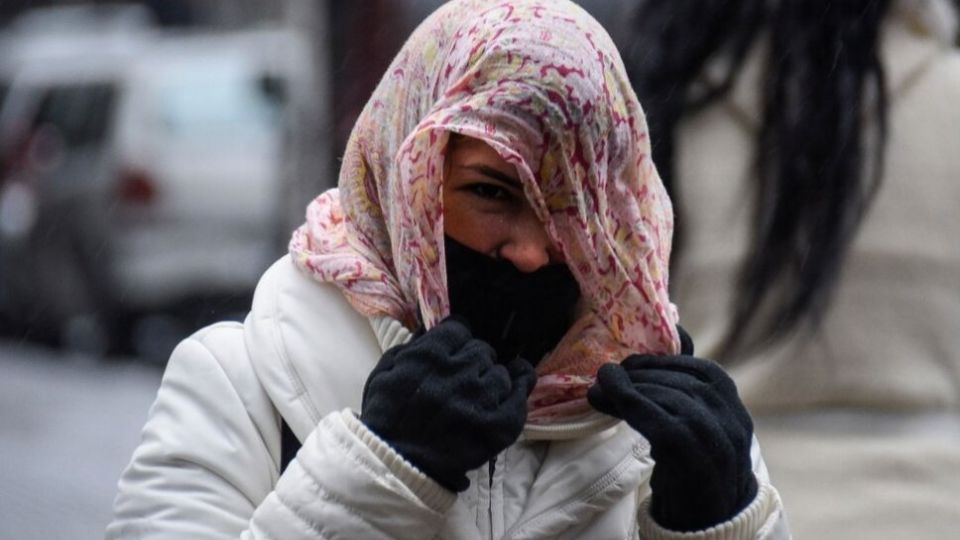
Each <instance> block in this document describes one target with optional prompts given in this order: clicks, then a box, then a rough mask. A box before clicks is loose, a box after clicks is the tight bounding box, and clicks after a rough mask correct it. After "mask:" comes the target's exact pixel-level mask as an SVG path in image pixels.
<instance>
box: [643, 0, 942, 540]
mask: <svg viewBox="0 0 960 540" xmlns="http://www.w3.org/2000/svg"><path fill="white" fill-rule="evenodd" d="M635 22H636V32H637V36H638V38H637V43H636V48H635V51H636V55H631V56H632V59H631V60H630V63H631V64H632V66H633V68H634V73H633V75H634V81H635V83H636V87H637V91H638V94H639V95H640V97H641V99H642V100H643V103H644V104H645V105H646V106H647V109H648V111H650V125H651V130H652V134H653V137H654V140H655V141H657V142H658V143H659V144H658V145H657V146H656V147H655V149H654V158H655V161H656V163H657V165H658V169H659V170H660V171H661V173H662V174H663V177H664V182H665V183H667V184H668V185H670V184H672V185H673V186H674V190H673V195H674V197H673V201H674V203H675V205H676V206H677V207H678V208H679V209H681V210H682V215H683V217H684V226H683V227H682V228H683V230H684V231H685V234H684V238H683V240H684V241H683V254H682V256H681V257H680V258H679V260H676V261H675V265H674V270H675V271H674V273H673V277H674V279H673V280H672V285H673V286H674V287H675V288H674V290H675V292H676V294H675V295H674V297H673V298H674V300H675V301H676V302H677V304H678V306H679V307H680V309H681V311H682V312H683V314H684V325H685V326H686V327H687V328H688V329H690V330H691V331H692V333H693V334H694V335H696V336H698V338H699V339H698V343H699V344H700V345H701V346H702V348H703V350H706V351H707V352H708V354H710V355H716V356H718V357H720V358H721V359H722V360H724V361H727V362H730V363H731V366H733V367H732V368H731V370H732V374H733V375H734V378H735V379H736V380H737V382H738V384H739V385H740V389H741V392H742V396H743V399H744V401H745V402H746V404H747V405H748V407H749V408H750V410H751V412H753V413H754V414H755V417H754V418H755V419H756V420H757V426H758V427H757V429H758V431H759V432H760V435H761V440H763V441H764V443H765V448H766V451H767V459H768V463H769V465H770V470H771V474H772V476H773V477H774V478H775V479H776V480H777V485H778V487H779V488H780V490H781V493H782V495H783V497H784V499H785V500H786V501H787V503H788V506H789V507H790V509H791V524H792V525H793V528H794V531H795V532H796V534H797V536H800V537H809V538H827V537H834V536H835V535H837V534H838V533H839V534H841V535H842V537H843V538H870V539H874V540H876V539H880V538H907V537H909V538H947V537H950V536H953V535H955V534H956V532H955V531H956V530H957V526H958V525H960V517H958V513H957V505H956V492H957V491H958V490H960V415H958V414H957V411H958V410H960V355H958V353H957V351H958V350H960V333H958V332H957V324H956V321H957V320H958V317H960V294H958V287H957V285H958V280H957V278H956V277H957V269H958V268H960V259H958V253H960V251H958V249H957V241H956V238H955V231H957V230H960V213H958V212H957V201H958V200H960V182H958V181H957V180H958V178H960V159H958V157H957V151H956V150H957V148H960V130H958V129H957V125H958V122H960V107H958V106H957V103H958V102H960V83H958V81H960V54H958V52H957V50H956V48H955V47H954V46H953V43H954V42H955V36H956V31H957V24H956V23H957V17H956V11H955V9H954V7H953V6H951V4H950V2H949V1H948V0H853V1H846V2H836V1H828V0H778V1H776V2H768V1H764V0H756V1H754V0H743V1H739V2H699V1H692V0H691V1H679V2H676V1H652V0H651V1H648V2H646V3H645V5H644V7H643V9H642V10H641V12H640V14H639V16H638V17H637V18H636V21H635ZM665 25H667V26H666V27H665ZM653 29H658V33H657V34H656V35H654V34H652V33H651V32H652V31H653ZM680 44H682V45H683V46H682V47H681V46H680ZM661 52H662V54H661Z"/></svg>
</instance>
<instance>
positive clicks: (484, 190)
mask: <svg viewBox="0 0 960 540" xmlns="http://www.w3.org/2000/svg"><path fill="white" fill-rule="evenodd" d="M467 190H468V191H469V192H470V193H473V194H474V195H476V196H478V197H480V198H482V199H487V200H491V201H510V200H513V198H514V196H513V194H512V193H510V191H509V190H508V189H506V188H504V187H501V186H499V185H497V184H490V183H486V182H477V183H474V184H470V185H468V186H467Z"/></svg>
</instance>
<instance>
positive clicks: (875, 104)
mask: <svg viewBox="0 0 960 540" xmlns="http://www.w3.org/2000/svg"><path fill="white" fill-rule="evenodd" d="M889 4H890V2H889V0H778V1H775V2H770V1H768V0H644V2H643V4H642V5H641V7H640V10H639V12H638V14H637V18H636V24H635V25H634V29H635V31H636V34H635V35H636V36H637V37H636V38H635V40H634V42H633V44H632V46H631V47H628V48H627V50H626V54H625V56H626V61H627V63H628V66H629V68H630V71H631V77H632V79H633V83H634V85H635V87H636V90H637V94H638V95H639V96H640V99H641V102H642V103H643V104H644V109H645V110H646V113H647V116H648V122H649V125H650V132H651V137H652V141H653V143H654V144H653V158H654V162H655V163H656V164H657V168H658V170H659V171H660V174H661V176H662V177H663V179H664V182H665V183H666V185H667V189H668V190H669V191H670V192H671V194H672V195H673V198H674V201H675V204H676V207H677V222H678V227H677V235H678V239H677V248H678V251H679V250H680V249H682V239H683V226H682V225H683V220H682V208H680V205H679V204H677V203H678V202H679V200H680V199H681V197H680V196H679V195H680V188H681V185H680V184H681V182H678V181H677V178H676V177H675V169H674V155H675V153H676V145H677V141H676V128H677V125H678V124H679V122H680V120H681V119H682V118H683V117H684V116H685V115H688V114H691V113H693V112H695V111H697V110H698V109H700V108H702V107H703V106H705V105H707V104H709V103H711V102H712V101H714V100H716V99H718V98H720V97H721V96H723V95H724V94H725V93H727V92H728V91H729V89H730V88H731V87H732V85H733V84H734V82H735V81H736V77H737V75H738V73H739V71H740V67H741V66H742V64H743V60H744V58H745V56H746V54H747V52H748V51H749V50H750V49H751V47H752V46H753V45H754V43H755V42H757V41H758V40H760V39H764V40H765V41H766V45H767V49H768V50H767V52H768V56H767V58H768V60H767V62H766V65H765V69H766V73H765V79H764V80H765V83H764V87H763V89H762V91H763V111H762V113H763V122H762V126H761V127H760V129H759V132H758V133H757V137H756V154H755V167H756V171H755V174H754V177H755V179H756V181H757V182H758V183H757V185H756V188H755V190H754V194H755V201H754V224H753V228H752V235H753V237H752V240H751V244H750V251H749V254H748V257H747V259H746V260H745V261H744V263H743V265H742V267H741V268H740V274H739V281H738V284H737V291H736V293H737V294H736V296H735V300H734V305H733V306H732V318H731V320H730V326H729V330H728V332H727V336H726V340H725V342H724V344H723V347H722V349H721V351H720V356H721V357H723V356H729V355H730V354H731V353H732V352H734V351H735V350H736V351H741V352H746V351H748V350H756V349H757V348H760V347H762V346H765V345H768V344H770V343H772V342H774V341H776V340H778V339H780V338H782V337H784V336H785V335H787V334H789V333H790V332H792V331H793V330H794V329H796V328H797V327H799V326H800V323H801V322H803V321H810V322H814V323H815V322H817V321H819V320H820V318H821V316H822V314H823V311H824V308H825V307H826V305H827V304H828V302H829V299H830V296H831V292H832V290H833V289H834V286H835V284H836V281H837V277H838V276H839V273H840V269H841V266H842V263H843V260H844V256H845V254H846V252H847V248H848V247H849V245H850V242H851V240H852V238H853V237H854V234H855V233H856V231H857V228H858V226H859V224H860V222H861V220H862V218H863V216H864V213H865V211H866V210H867V208H868V206H869V205H870V203H871V200H872V198H873V195H874V193H875V192H876V190H877V187H878V186H879V181H880V176H881V173H882V170H881V165H882V159H883V147H884V143H885V141H886V124H887V113H886V110H887V103H886V99H887V92H886V88H885V83H884V74H883V69H882V66H881V63H880V59H879V56H878V50H879V47H878V39H879V31H880V24H881V22H882V20H883V18H884V16H885V15H886V13H887V12H888V8H889ZM718 57H720V58H723V59H725V63H724V64H723V65H725V66H726V69H725V72H724V76H723V77H722V78H721V79H720V82H719V83H717V84H715V85H713V86H706V87H702V89H700V88H701V86H700V83H702V82H703V81H702V78H700V77H699V76H700V75H701V74H702V73H703V69H704V66H705V64H706V63H707V62H708V61H713V60H715V59H717V58H718ZM695 80H696V81H697V82H698V84H697V85H694V84H693V83H694V82H695ZM697 89H700V90H697ZM865 115H866V116H868V117H873V118H872V119H873V121H872V122H867V121H866V118H865ZM864 126H872V129H875V131H874V132H871V133H874V134H875V135H876V137H875V138H871V137H869V136H865V134H866V133H867V131H866V130H865V129H864ZM871 156H872V157H873V159H874V161H873V162H872V163H870V162H868V159H869V157H871ZM868 172H869V173H870V174H868ZM685 180H686V181H687V182H689V184H687V185H683V186H682V187H684V188H685V189H696V186H695V184H694V181H695V179H685ZM808 317H809V319H808Z"/></svg>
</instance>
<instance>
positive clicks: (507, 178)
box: [460, 164, 523, 190]
mask: <svg viewBox="0 0 960 540" xmlns="http://www.w3.org/2000/svg"><path fill="white" fill-rule="evenodd" d="M460 168H461V169H468V170H471V171H475V172H478V173H480V174H482V175H484V176H489V177H490V178H493V179H494V180H499V181H501V182H503V183H504V184H507V185H508V186H511V187H514V188H516V189H519V190H522V189H523V184H522V183H520V179H519V178H516V177H513V176H511V175H509V174H507V173H505V172H503V171H499V170H497V169H494V168H493V167H490V166H489V165H482V164H476V165H461V166H460Z"/></svg>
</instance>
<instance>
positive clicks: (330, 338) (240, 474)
mask: <svg viewBox="0 0 960 540" xmlns="http://www.w3.org/2000/svg"><path fill="white" fill-rule="evenodd" d="M408 338H409V332H408V331H407V330H406V329H405V328H403V327H402V326H401V325H400V324H399V323H398V322H396V321H394V320H391V319H387V318H378V319H372V320H370V319H366V318H364V317H363V316H361V315H359V314H357V313H356V312H355V311H354V310H353V309H352V308H351V307H350V306H349V304H348V303H347V302H346V301H345V300H344V298H343V296H342V295H341V293H340V292H339V290H338V289H336V288H335V287H333V286H329V285H322V284H319V283H317V282H315V281H313V280H311V279H310V278H308V277H307V276H304V275H302V274H301V273H300V272H299V271H298V270H297V269H296V268H295V267H294V266H293V264H292V262H291V261H290V259H289V258H287V257H285V258H283V259H281V260H280V261H278V262H277V263H276V264H274V266H273V267H271V269H270V270H268V271H267V273H266V274H265V275H264V277H263V279H262V280H261V282H260V284H259V285H258V287H257V292H256V296H255V299H254V305H253V310H252V311H251V313H250V315H249V316H248V317H247V319H246V321H245V323H244V324H242V325H241V324H238V323H221V324H216V325H213V326H211V327H208V328H206V329H204V330H201V331H199V332H197V333H196V334H195V335H194V336H192V337H191V338H189V339H187V340H185V341H184V342H183V343H181V344H180V345H179V346H178V347H177V349H176V350H175V351H174V353H173V356H172V358H171V359H170V363H169V365H168V367H167V371H166V373H165V375H164V377H163V382H162V384H161V387H160V391H159V394H158V396H157V400H156V403H155V404H154V405H153V407H152V409H151V411H150V418H149V421H148V422H147V424H146V426H145V428H144V431H143V440H142V442H141V444H140V446H139V447H138V448H137V450H136V452H135V453H134V455H133V458H132V461H131V463H130V465H129V466H128V467H127V469H126V471H125V472H124V473H123V476H122V478H121V479H120V484H119V488H120V492H119V495H118V496H117V499H116V503H115V518H114V521H113V523H111V524H110V526H109V527H108V528H107V538H108V539H115V538H124V539H132V538H137V539H161V538H162V539H167V538H171V539H172V538H177V539H181V538H238V537H239V538H272V539H277V540H286V539H306V538H351V539H373V538H398V539H400V538H410V539H413V538H417V539H421V538H458V539H459V538H463V539H480V538H517V539H519V538H587V539H607V538H610V539H613V538H650V539H654V538H664V539H666V538H702V539H748V538H749V539H759V538H764V539H767V538H769V539H775V538H776V539H781V538H788V537H789V533H788V532H787V526H786V521H785V518H784V515H783V510H782V506H781V503H780V498H779V495H778V494H777V492H776V490H775V489H774V488H773V487H772V486H771V485H770V483H769V480H768V478H767V472H766V468H765V466H764V464H763V462H762V460H761V458H760V455H759V451H758V449H757V446H756V444H754V452H753V457H754V465H755V472H756V474H757V477H758V479H759V484H760V490H759V494H758V496H757V498H756V500H754V501H753V503H751V504H750V505H749V506H748V507H747V508H746V509H744V510H743V511H742V512H741V513H740V514H739V515H737V516H735V517H734V519H732V520H730V521H728V522H726V523H723V524H720V525H718V526H716V527H714V528H711V529H709V530H707V531H702V532H699V533H693V534H691V533H687V534H680V533H675V532H671V531H666V530H663V529H661V528H660V527H658V526H657V524H656V523H654V522H653V521H652V520H651V519H650V517H649V513H648V511H647V503H648V502H649V498H648V495H649V484H648V480H649V478H650V473H651V470H652V468H653V461H652V460H651V458H650V455H649V445H648V443H647V442H646V440H645V439H643V438H642V437H641V436H639V435H638V434H637V433H636V432H634V431H633V430H632V429H631V428H630V427H629V426H627V425H626V424H624V423H618V422H614V421H612V419H610V418H609V417H605V416H602V415H599V414H598V415H596V417H595V418H594V419H593V420H591V421H589V422H583V423H580V424H577V425H567V426H555V427H553V428H541V429H532V428H528V429H527V430H526V431H525V432H524V435H523V436H521V438H520V440H519V441H518V442H516V443H515V444H514V445H513V446H511V447H510V448H508V449H507V450H506V451H504V452H503V453H501V454H500V455H499V456H498V457H497V458H496V462H495V464H494V466H493V467H492V468H491V467H481V468H479V469H477V470H475V471H472V472H471V473H470V474H469V475H468V476H469V478H470V488H469V489H468V490H467V491H466V492H464V493H461V494H460V495H459V496H458V495H456V494H454V493H452V492H449V491H446V490H445V489H443V488H441V487H440V486H439V485H438V484H436V483H435V482H434V481H433V480H431V479H430V478H428V477H426V476H424V475H423V474H422V473H420V472H419V471H418V470H417V469H415V468H414V467H413V466H411V465H410V464H409V463H408V462H406V461H404V460H403V458H401V457H400V456H399V455H398V454H396V453H395V452H394V451H393V450H392V449H391V448H390V447H389V446H388V445H387V444H385V443H384V442H383V441H381V440H379V439H378V438H377V436H376V435H374V434H373V433H372V432H371V431H369V430H368V429H366V427H365V426H364V425H363V424H362V423H361V422H360V421H359V420H358V419H357V417H356V416H355V414H354V413H353V412H351V410H358V409H359V405H360V397H361V393H362V388H363V384H364V382H365V380H366V377H367V374H368V373H369V372H370V370H371V369H372V368H373V366H374V365H375V364H376V362H377V360H378V359H379V358H380V355H381V353H382V351H383V350H385V349H387V348H389V347H390V346H392V345H394V344H397V343H401V342H403V341H404V340H406V339H408ZM281 417H282V418H283V419H285V420H286V422H287V423H288V424H289V426H290V427H291V429H292V430H293V432H294V434H295V435H296V436H297V438H298V439H300V440H301V441H304V442H303V446H302V448H301V449H300V451H299V453H298V455H297V458H296V459H294V460H293V461H292V462H291V463H290V465H289V466H288V467H287V469H286V471H285V472H284V473H283V474H282V475H281V474H280V471H279V460H280V439H281ZM491 470H492V471H493V474H492V477H491V475H490V471H491Z"/></svg>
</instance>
